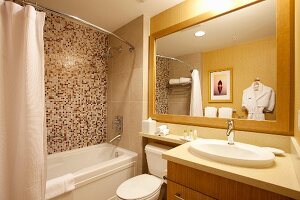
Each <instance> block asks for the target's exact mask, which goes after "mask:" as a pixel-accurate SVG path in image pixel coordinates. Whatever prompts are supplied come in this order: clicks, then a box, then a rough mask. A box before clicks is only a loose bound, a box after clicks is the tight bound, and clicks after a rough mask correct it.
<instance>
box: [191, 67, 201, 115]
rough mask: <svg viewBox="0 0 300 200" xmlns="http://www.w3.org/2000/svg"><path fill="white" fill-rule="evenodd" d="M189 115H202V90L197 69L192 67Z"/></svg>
mask: <svg viewBox="0 0 300 200" xmlns="http://www.w3.org/2000/svg"><path fill="white" fill-rule="evenodd" d="M190 116H193V117H203V108H202V92H201V84H200V76H199V71H198V70H197V69H194V70H193V72H192V91H191V102H190Z"/></svg>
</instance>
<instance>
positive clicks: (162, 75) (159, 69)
mask: <svg viewBox="0 0 300 200" xmlns="http://www.w3.org/2000/svg"><path fill="white" fill-rule="evenodd" d="M169 78H170V61H169V59H167V58H160V57H156V98H155V106H156V108H155V110H156V113H157V114H167V113H168V84H169Z"/></svg>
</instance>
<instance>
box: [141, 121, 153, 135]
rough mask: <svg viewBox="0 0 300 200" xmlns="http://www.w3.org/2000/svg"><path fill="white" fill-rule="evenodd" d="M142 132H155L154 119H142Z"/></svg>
mask: <svg viewBox="0 0 300 200" xmlns="http://www.w3.org/2000/svg"><path fill="white" fill-rule="evenodd" d="M142 132H143V133H152V134H154V133H155V132H156V121H155V120H152V119H151V118H149V119H147V120H143V121H142Z"/></svg>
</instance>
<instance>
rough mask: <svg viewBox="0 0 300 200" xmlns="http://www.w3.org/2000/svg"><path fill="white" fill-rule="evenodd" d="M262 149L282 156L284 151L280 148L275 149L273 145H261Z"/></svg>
mask: <svg viewBox="0 0 300 200" xmlns="http://www.w3.org/2000/svg"><path fill="white" fill-rule="evenodd" d="M262 148H263V149H264V150H266V151H269V152H272V153H274V155H276V156H283V155H284V154H285V152H284V151H283V150H281V149H276V148H273V147H262Z"/></svg>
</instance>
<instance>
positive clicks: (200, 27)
mask: <svg viewBox="0 0 300 200" xmlns="http://www.w3.org/2000/svg"><path fill="white" fill-rule="evenodd" d="M292 3H293V1H289V0H281V1H278V0H277V1H276V0H265V1H259V2H257V3H254V4H251V5H249V6H244V7H243V8H241V9H237V10H235V11H232V12H228V13H226V14H221V15H219V16H214V15H213V14H212V15H206V16H203V19H202V20H200V21H199V22H198V23H196V24H194V25H192V26H191V25H190V24H188V23H187V24H186V28H184V26H183V25H182V24H181V25H180V26H178V27H179V28H178V30H176V27H174V26H173V27H170V30H169V31H168V30H164V31H162V32H158V33H155V34H153V35H152V36H151V42H153V44H152V45H151V44H150V47H151V48H153V49H150V52H151V54H152V55H150V59H152V62H151V60H150V64H152V68H151V69H152V70H150V72H151V73H150V74H151V75H150V79H152V81H150V84H151V86H150V93H151V92H152V94H150V101H151V103H150V107H149V108H150V109H149V112H150V116H152V117H153V118H154V119H157V120H159V121H165V122H173V123H184V124H194V125H203V126H209V127H224V126H225V120H226V119H228V118H233V119H236V120H235V121H236V124H237V127H236V128H237V129H240V130H249V131H261V132H272V133H274V132H276V133H278V134H289V126H290V115H289V110H290V105H289V104H290V103H291V102H290V85H291V83H292V79H291V77H292V76H291V75H292V73H291V68H292V66H291V64H292V63H293V62H292V56H290V55H291V53H292V46H291V45H292V43H291V40H292V39H293V38H292V34H291V31H292V30H291V29H292V26H291V27H290V26H289V25H290V24H291V21H292V19H291V17H292V14H293V5H292ZM284 6H285V8H284ZM286 6H287V7H286ZM284 9H285V11H284ZM286 23H287V24H288V26H286V25H287V24H286ZM182 27H183V28H182ZM288 28H289V30H288ZM287 104H288V105H287Z"/></svg>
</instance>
